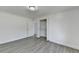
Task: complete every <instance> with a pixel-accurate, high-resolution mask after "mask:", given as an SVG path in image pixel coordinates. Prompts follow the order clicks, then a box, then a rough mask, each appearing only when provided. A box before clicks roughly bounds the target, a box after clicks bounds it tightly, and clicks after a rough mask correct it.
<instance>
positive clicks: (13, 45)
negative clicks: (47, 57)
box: [0, 37, 79, 53]
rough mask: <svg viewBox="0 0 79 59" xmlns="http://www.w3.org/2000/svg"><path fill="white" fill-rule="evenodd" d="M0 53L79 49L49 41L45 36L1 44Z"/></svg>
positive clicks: (65, 51)
mask: <svg viewBox="0 0 79 59" xmlns="http://www.w3.org/2000/svg"><path fill="white" fill-rule="evenodd" d="M0 53H79V50H76V49H72V48H69V47H65V46H62V45H59V44H55V43H53V42H48V41H46V38H43V37H41V38H39V39H38V38H36V37H29V38H24V39H20V40H17V41H14V42H9V43H5V44H1V45H0Z"/></svg>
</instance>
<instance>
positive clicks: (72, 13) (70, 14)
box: [47, 8, 79, 49]
mask: <svg viewBox="0 0 79 59" xmlns="http://www.w3.org/2000/svg"><path fill="white" fill-rule="evenodd" d="M47 40H49V41H52V42H55V43H58V44H62V45H66V46H69V47H73V48H76V49H79V8H76V9H73V10H66V11H63V12H60V13H56V14H53V15H51V16H49V17H48V20H47Z"/></svg>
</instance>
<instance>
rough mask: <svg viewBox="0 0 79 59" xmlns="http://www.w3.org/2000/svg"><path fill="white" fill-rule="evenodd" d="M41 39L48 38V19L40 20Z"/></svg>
mask: <svg viewBox="0 0 79 59" xmlns="http://www.w3.org/2000/svg"><path fill="white" fill-rule="evenodd" d="M40 37H45V38H46V37H47V19H42V20H40Z"/></svg>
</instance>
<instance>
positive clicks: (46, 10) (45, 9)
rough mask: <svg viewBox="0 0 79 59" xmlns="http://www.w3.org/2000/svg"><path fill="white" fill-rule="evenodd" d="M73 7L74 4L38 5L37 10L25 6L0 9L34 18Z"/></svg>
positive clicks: (0, 7)
mask: <svg viewBox="0 0 79 59" xmlns="http://www.w3.org/2000/svg"><path fill="white" fill-rule="evenodd" d="M72 8H75V6H39V7H38V11H30V10H28V9H27V8H26V6H0V11H3V12H9V13H11V14H15V15H19V16H23V17H28V18H34V17H35V16H36V17H42V16H46V15H49V14H51V13H52V14H53V13H56V12H61V11H64V10H68V9H72Z"/></svg>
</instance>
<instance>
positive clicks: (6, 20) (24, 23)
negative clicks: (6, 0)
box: [0, 12, 34, 44]
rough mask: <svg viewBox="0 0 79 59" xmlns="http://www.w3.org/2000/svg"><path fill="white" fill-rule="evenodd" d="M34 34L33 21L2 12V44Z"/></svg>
mask: <svg viewBox="0 0 79 59" xmlns="http://www.w3.org/2000/svg"><path fill="white" fill-rule="evenodd" d="M33 34H34V28H33V21H32V20H31V19H29V18H24V17H21V16H17V15H13V14H9V13H5V12H0V44H1V43H6V42H10V41H14V40H18V39H21V38H26V37H29V36H32V35H33Z"/></svg>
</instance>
